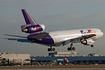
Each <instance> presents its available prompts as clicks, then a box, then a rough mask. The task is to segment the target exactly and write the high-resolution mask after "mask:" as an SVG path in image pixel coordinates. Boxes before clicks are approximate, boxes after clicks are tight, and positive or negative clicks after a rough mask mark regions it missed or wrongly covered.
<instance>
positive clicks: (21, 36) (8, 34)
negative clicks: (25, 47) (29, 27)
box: [5, 34, 27, 38]
mask: <svg viewBox="0 0 105 70" xmlns="http://www.w3.org/2000/svg"><path fill="white" fill-rule="evenodd" d="M5 35H6V36H12V37H20V38H27V37H24V36H17V35H10V34H5Z"/></svg>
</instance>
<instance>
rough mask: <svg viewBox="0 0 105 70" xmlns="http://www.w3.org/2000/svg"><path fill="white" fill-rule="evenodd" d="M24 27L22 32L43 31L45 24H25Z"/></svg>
mask: <svg viewBox="0 0 105 70" xmlns="http://www.w3.org/2000/svg"><path fill="white" fill-rule="evenodd" d="M21 27H22V32H26V33H34V32H39V31H43V30H44V29H45V25H43V24H40V25H23V26H21Z"/></svg>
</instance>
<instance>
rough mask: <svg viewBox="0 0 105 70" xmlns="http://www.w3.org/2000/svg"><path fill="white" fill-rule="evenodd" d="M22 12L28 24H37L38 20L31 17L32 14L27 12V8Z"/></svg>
mask: <svg viewBox="0 0 105 70" xmlns="http://www.w3.org/2000/svg"><path fill="white" fill-rule="evenodd" d="M22 13H23V16H24V19H25V22H26V24H31V25H37V23H36V21H35V20H34V19H33V18H32V17H31V15H30V14H29V13H28V12H27V10H25V9H22Z"/></svg>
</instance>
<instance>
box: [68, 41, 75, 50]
mask: <svg viewBox="0 0 105 70" xmlns="http://www.w3.org/2000/svg"><path fill="white" fill-rule="evenodd" d="M72 46H73V43H70V47H68V48H67V50H68V51H69V50H70V51H72V50H73V51H74V50H75V47H72Z"/></svg>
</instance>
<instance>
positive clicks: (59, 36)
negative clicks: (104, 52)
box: [49, 28, 103, 46]
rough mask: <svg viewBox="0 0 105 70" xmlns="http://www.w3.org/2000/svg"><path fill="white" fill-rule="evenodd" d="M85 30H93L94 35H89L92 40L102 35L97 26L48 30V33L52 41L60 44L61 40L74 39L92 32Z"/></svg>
mask: <svg viewBox="0 0 105 70" xmlns="http://www.w3.org/2000/svg"><path fill="white" fill-rule="evenodd" d="M81 30H83V31H84V33H81V32H80V31H81ZM87 30H91V31H94V32H95V34H96V36H93V37H91V39H92V40H93V41H95V40H97V39H99V38H100V37H102V36H103V33H102V32H101V30H100V29H97V28H86V29H75V30H62V31H53V32H50V33H49V35H50V36H51V37H52V38H53V40H54V43H55V44H56V46H60V45H61V42H63V41H66V40H69V39H74V38H78V37H81V36H83V35H87V34H88V35H89V34H93V33H86V32H87Z"/></svg>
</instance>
